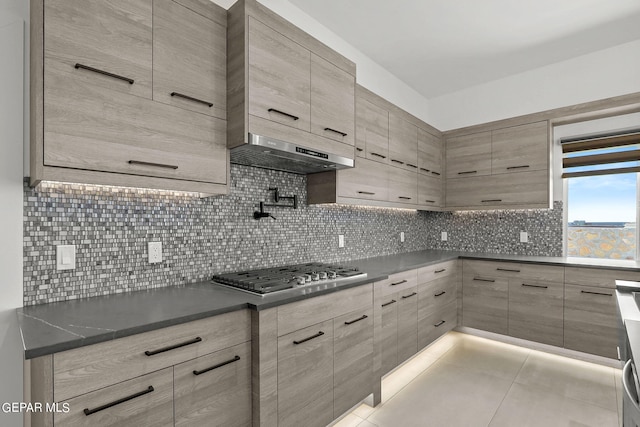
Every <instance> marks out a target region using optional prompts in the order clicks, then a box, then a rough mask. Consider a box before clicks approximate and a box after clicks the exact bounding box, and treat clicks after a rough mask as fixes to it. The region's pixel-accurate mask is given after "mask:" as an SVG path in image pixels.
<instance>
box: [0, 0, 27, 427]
mask: <svg viewBox="0 0 640 427" xmlns="http://www.w3.org/2000/svg"><path fill="white" fill-rule="evenodd" d="M26 13H27V3H26V0H25V1H18V0H16V1H14V0H10V1H7V0H3V3H2V5H1V6H0V58H2V60H1V61H0V93H1V94H2V96H1V97H0V200H2V203H0V224H2V226H1V227H0V242H2V245H0V271H1V272H2V274H0V361H1V362H2V363H0V404H2V403H4V402H20V401H22V400H23V399H22V341H21V338H20V333H19V330H18V325H17V320H16V314H15V309H16V308H17V307H21V306H22V176H23V167H22V166H23V141H24V135H25V132H24V129H25V127H24V126H25V121H24V117H25V115H24V110H23V109H24V107H25V106H24V104H25V103H24V102H23V100H24V98H25V91H24V85H23V82H24V77H25V67H24V65H25V60H26V58H25V55H24V38H25V37H24V36H25V25H24V22H23V20H24V21H27V22H28V20H27V19H26V16H27V15H26ZM0 425H2V426H20V425H22V416H21V415H20V414H5V413H4V412H2V411H0Z"/></svg>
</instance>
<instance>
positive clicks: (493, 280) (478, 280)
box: [473, 277, 495, 283]
mask: <svg viewBox="0 0 640 427" xmlns="http://www.w3.org/2000/svg"><path fill="white" fill-rule="evenodd" d="M473 280H475V281H477V282H491V283H494V282H495V279H482V278H480V277H474V278H473Z"/></svg>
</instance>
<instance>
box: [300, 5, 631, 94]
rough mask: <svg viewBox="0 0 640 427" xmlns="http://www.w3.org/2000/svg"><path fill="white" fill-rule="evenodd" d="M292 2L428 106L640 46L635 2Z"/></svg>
mask: <svg viewBox="0 0 640 427" xmlns="http://www.w3.org/2000/svg"><path fill="white" fill-rule="evenodd" d="M289 1H290V2H291V3H292V4H294V5H295V6H297V7H299V8H300V9H301V10H303V11H304V12H306V13H307V14H308V15H310V16H311V17H313V18H315V19H316V20H317V21H319V22H320V23H321V24H323V25H324V26H326V27H327V28H329V29H330V30H332V31H333V32H335V33H336V34H337V35H338V36H339V37H341V38H342V39H344V40H345V41H346V42H348V43H350V44H351V45H353V46H354V47H356V48H357V49H359V50H360V51H361V52H363V53H364V54H365V55H367V56H369V57H370V58H371V59H372V60H374V61H375V62H377V63H378V64H380V65H381V66H383V67H384V68H386V69H387V70H388V71H390V72H391V73H392V74H394V75H395V76H397V77H398V78H399V79H401V80H403V81H404V82H405V83H407V84H408V85H409V86H411V87H412V88H414V89H415V90H416V91H418V92H419V93H421V94H422V95H423V96H425V97H426V98H428V99H429V98H433V97H437V96H440V95H444V94H447V93H451V92H455V91H458V90H461V89H464V88H467V87H471V86H475V85H477V84H481V83H484V82H488V81H492V80H496V79H499V78H502V77H506V76H509V75H513V74H517V73H521V72H524V71H527V70H531V69H534V68H538V67H542V66H545V65H549V64H552V63H555V62H559V61H562V60H565V59H569V58H573V57H576V56H580V55H584V54H588V53H591V52H595V51H598V50H601V49H606V48H609V47H612V46H616V45H619V44H623V43H626V42H629V41H633V40H638V39H640V0H396V1H383V0H289ZM638 54H639V55H640V52H639V53H638ZM612 66H615V64H612ZM576 72H578V73H579V72H580V70H576Z"/></svg>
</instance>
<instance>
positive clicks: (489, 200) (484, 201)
mask: <svg viewBox="0 0 640 427" xmlns="http://www.w3.org/2000/svg"><path fill="white" fill-rule="evenodd" d="M480 201H481V202H483V203H487V202H501V201H502V199H486V200H480Z"/></svg>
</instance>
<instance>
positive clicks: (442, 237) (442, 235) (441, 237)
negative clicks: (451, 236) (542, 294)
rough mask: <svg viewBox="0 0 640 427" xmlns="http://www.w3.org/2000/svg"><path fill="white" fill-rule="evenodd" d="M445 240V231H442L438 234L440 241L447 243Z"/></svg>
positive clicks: (446, 237)
mask: <svg viewBox="0 0 640 427" xmlns="http://www.w3.org/2000/svg"><path fill="white" fill-rule="evenodd" d="M447 239H448V236H447V232H446V231H443V232H442V233H441V234H440V240H442V241H443V242H446V241H447Z"/></svg>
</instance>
